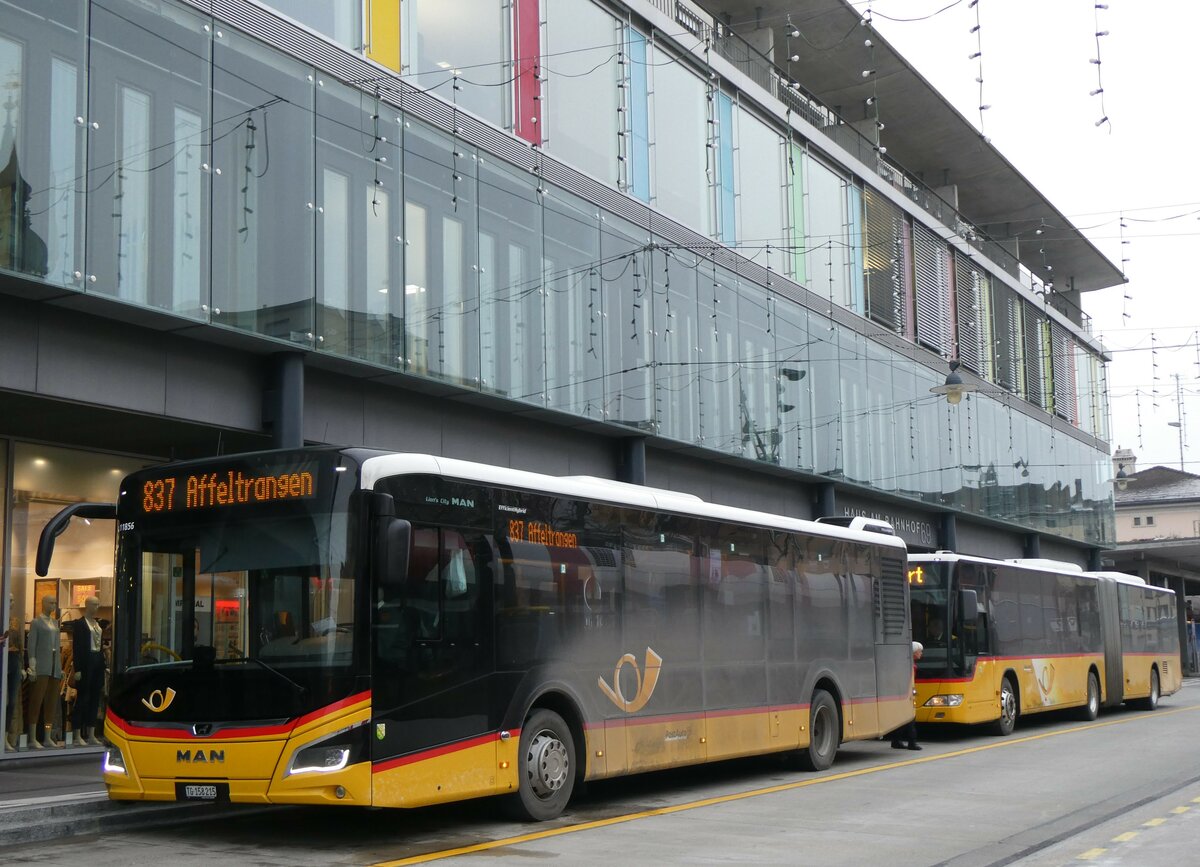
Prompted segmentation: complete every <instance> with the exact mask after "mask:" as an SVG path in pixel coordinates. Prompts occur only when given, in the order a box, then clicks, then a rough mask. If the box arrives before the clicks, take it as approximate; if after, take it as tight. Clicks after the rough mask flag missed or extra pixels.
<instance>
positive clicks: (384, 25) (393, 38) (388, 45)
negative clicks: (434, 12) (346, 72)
mask: <svg viewBox="0 0 1200 867" xmlns="http://www.w3.org/2000/svg"><path fill="white" fill-rule="evenodd" d="M365 5H366V13H367V21H366V24H367V44H366V50H367V57H369V58H370V59H371V60H374V61H375V62H376V63H381V64H383V65H384V66H386V67H387V68H388V69H391V70H394V71H396V72H399V71H400V0H366V4H365Z"/></svg>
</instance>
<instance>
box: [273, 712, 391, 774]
mask: <svg viewBox="0 0 1200 867" xmlns="http://www.w3.org/2000/svg"><path fill="white" fill-rule="evenodd" d="M369 755H370V744H369V743H368V742H367V727H366V726H365V725H363V724H362V723H359V724H358V725H355V726H351V727H350V728H347V729H343V730H342V731H340V732H334V733H333V734H331V735H329V736H328V737H326V738H324V739H322V740H319V741H317V742H316V743H312V744H306V745H304V746H302V747H300V748H299V749H297V750H296V751H295V752H294V753H292V758H291V760H290V761H289V762H288V766H287V770H286V771H285V772H284V774H283V775H284V776H285V777H290V776H292V775H293V774H329V773H333V772H334V771H340V770H342V769H343V768H345V767H346V766H347V765H352V764H355V763H356V762H362V761H365V760H366V758H367V756H369Z"/></svg>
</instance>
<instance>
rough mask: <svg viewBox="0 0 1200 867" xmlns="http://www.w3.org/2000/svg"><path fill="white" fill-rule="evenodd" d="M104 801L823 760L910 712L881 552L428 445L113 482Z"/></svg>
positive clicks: (455, 790) (524, 795) (535, 800)
mask: <svg viewBox="0 0 1200 867" xmlns="http://www.w3.org/2000/svg"><path fill="white" fill-rule="evenodd" d="M72 515H78V516H85V517H104V516H108V517H115V518H116V520H117V531H118V532H117V578H116V613H115V637H114V675H113V681H112V690H111V696H110V698H109V703H108V708H107V725H106V734H107V737H108V739H109V741H110V742H111V744H112V746H111V749H109V751H108V753H107V758H106V760H105V769H104V780H105V783H106V785H107V787H108V791H109V794H110V795H111V797H113V798H118V799H145V800H178V799H216V800H230V801H234V802H251V803H310V804H311V803H318V804H358V805H375V806H392V807H414V806H421V805H426V804H433V803H438V802H444V801H453V800H458V799H463V798H473V797H479V796H485V795H507V796H508V802H509V804H510V805H511V806H512V807H513V810H514V812H516V813H517V814H518V815H521V816H524V817H527V818H534V819H545V818H549V817H552V816H554V815H557V814H558V813H559V812H561V810H562V809H563V808H564V806H565V805H566V803H567V801H568V800H569V798H570V796H571V792H572V790H573V789H574V788H575V786H576V785H577V784H578V783H580V782H581V781H583V780H593V779H600V778H604V777H613V776H617V775H621V774H630V773H637V772H640V771H646V770H650V769H655V768H667V767H672V766H678V765H686V764H692V763H697V762H707V761H714V760H719V759H725V758H731V757H736V756H746V755H753V754H759V753H768V752H790V753H793V754H795V755H796V756H797V757H798V758H799V759H800V761H801V762H802V763H803V764H806V765H808V766H809V767H811V768H817V769H823V768H826V767H828V766H829V765H830V764H831V763H832V762H833V760H834V755H835V753H836V751H837V749H838V745H839V744H840V743H841V742H842V741H844V740H852V739H863V738H873V737H876V736H879V735H881V734H884V733H886V732H889V731H891V730H893V729H895V728H897V727H898V726H900V725H902V724H904V723H906V722H908V721H910V720H911V719H912V718H913V707H912V700H911V694H910V690H911V680H912V669H911V649H910V641H911V628H910V623H909V620H908V611H909V607H908V586H907V582H906V581H905V569H906V550H905V547H904V544H903V542H902V541H900V540H899V539H897V538H895V537H894V536H889V535H881V534H880V533H878V532H865V531H863V530H860V529H856V528H854V527H839V526H830V525H825V524H819V523H814V522H809V521H802V520H796V519H790V518H785V517H780V516H775V515H768V514H763V513H758V512H751V511H745V510H740V509H733V508H726V507H722V506H716V505H712V504H709V503H705V502H703V501H701V500H700V499H698V498H696V497H692V496H688V495H684V494H679V493H673V492H670V491H664V490H657V489H653V488H647V487H642V486H637V485H627V484H622V483H618V482H611V481H606V480H602V479H595V478H587V477H566V478H559V477H552V476H545V475H538V474H534V473H527V472H519V471H514V470H509V469H503V468H498V467H491V466H484V465H481V464H473V463H467V462H462V461H455V460H448V459H444V458H438V457H431V456H427V455H409V454H382V453H378V452H370V451H365V450H354V449H304V450H296V451H288V452H264V453H260V454H252V455H242V456H234V457H225V458H218V459H212V460H205V461H199V462H189V463H179V464H173V465H166V466H161V467H158V468H154V469H149V470H145V471H141V472H138V473H135V474H133V475H132V476H130V477H128V478H127V479H125V480H124V482H123V483H122V485H121V493H120V498H119V501H118V502H117V503H116V504H115V505H106V504H79V505H76V506H72V507H69V508H68V509H66V510H64V512H63V513H61V514H60V515H59V516H58V517H56V518H55V520H54V521H52V522H51V524H50V525H49V526H48V527H47V528H46V531H45V532H44V533H43V545H42V547H41V549H40V550H39V567H40V568H42V569H44V568H45V567H46V565H47V564H48V563H49V558H50V556H51V552H52V547H53V545H52V542H53V539H54V537H55V536H56V535H57V534H58V533H60V532H61V531H62V529H63V528H64V527H65V526H66V523H67V522H68V521H69V520H70V518H71V516H72Z"/></svg>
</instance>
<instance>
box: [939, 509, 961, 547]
mask: <svg viewBox="0 0 1200 867" xmlns="http://www.w3.org/2000/svg"><path fill="white" fill-rule="evenodd" d="M938 550H939V551H957V550H958V516H957V515H955V514H954V513H953V512H946V513H945V514H944V515H942V522H941V526H940V527H939V528H938Z"/></svg>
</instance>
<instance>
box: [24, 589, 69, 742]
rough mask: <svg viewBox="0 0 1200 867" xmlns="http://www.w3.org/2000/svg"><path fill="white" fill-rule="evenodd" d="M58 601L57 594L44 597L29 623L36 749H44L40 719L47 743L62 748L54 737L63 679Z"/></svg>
mask: <svg viewBox="0 0 1200 867" xmlns="http://www.w3.org/2000/svg"><path fill="white" fill-rule="evenodd" d="M57 608H58V600H57V599H55V598H54V597H53V596H43V597H42V613H41V614H39V615H38V616H37V617H35V618H33V622H32V623H30V625H29V676H30V678H31V679H32V681H33V688H32V689H31V690H30V693H29V720H28V726H29V745H30V747H32V748H33V749H35V750H40V749H42V748H43V743H39V741H38V737H37V731H38V720H39V719H40V720H41V722H42V726H43V731H44V745H45V746H48V747H61V746H62V743H60V742H59V741H56V740H54V736H53V732H54V705H55V702H57V701H58V687H59V684H60V683H61V681H62V675H63V670H62V638H61V636H60V635H59V626H58V621H57V620H56V619H55V617H54V612H55V609H57Z"/></svg>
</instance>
